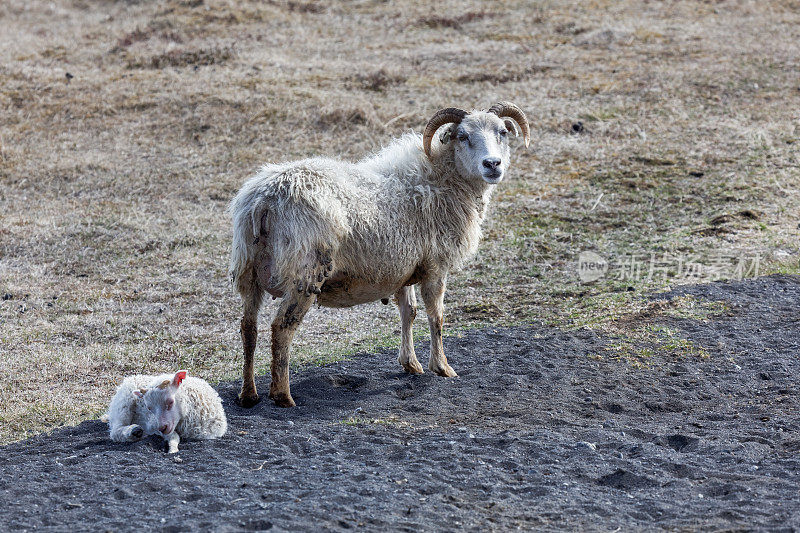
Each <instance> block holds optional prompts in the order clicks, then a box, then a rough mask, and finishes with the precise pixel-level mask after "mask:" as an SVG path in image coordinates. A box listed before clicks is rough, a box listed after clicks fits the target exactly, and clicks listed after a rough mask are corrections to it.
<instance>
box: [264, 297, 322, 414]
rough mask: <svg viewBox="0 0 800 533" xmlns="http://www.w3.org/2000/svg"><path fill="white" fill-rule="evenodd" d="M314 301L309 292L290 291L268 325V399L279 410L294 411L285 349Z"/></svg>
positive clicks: (287, 349)
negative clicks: (269, 379) (269, 326)
mask: <svg viewBox="0 0 800 533" xmlns="http://www.w3.org/2000/svg"><path fill="white" fill-rule="evenodd" d="M315 299H316V294H314V293H313V292H312V293H311V294H308V293H307V292H305V291H304V292H301V291H291V292H290V294H287V295H286V297H285V298H284V299H283V302H281V306H280V307H279V308H278V313H277V314H276V315H275V320H273V321H272V365H271V367H272V383H270V385H269V397H270V398H272V400H273V401H274V402H275V404H276V405H278V406H279V407H294V405H295V403H294V399H292V394H291V391H290V390H289V348H290V346H291V344H292V338H293V337H294V332H295V331H296V330H297V327H298V326H299V325H300V321H302V320H303V317H304V316H305V315H306V313H307V312H308V310H309V309H311V305H312V304H313V303H314V300H315Z"/></svg>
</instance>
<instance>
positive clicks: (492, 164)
mask: <svg viewBox="0 0 800 533" xmlns="http://www.w3.org/2000/svg"><path fill="white" fill-rule="evenodd" d="M483 166H485V167H486V168H488V169H490V170H494V169H495V168H497V167H498V166H500V158H499V157H487V158H486V159H484V160H483Z"/></svg>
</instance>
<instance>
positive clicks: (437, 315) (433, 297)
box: [420, 276, 458, 378]
mask: <svg viewBox="0 0 800 533" xmlns="http://www.w3.org/2000/svg"><path fill="white" fill-rule="evenodd" d="M446 283H447V278H446V276H441V277H431V278H428V279H426V280H424V281H423V282H422V283H421V285H420V292H421V293H422V300H423V301H424V302H425V312H426V313H427V314H428V324H429V325H430V328H431V359H430V361H429V362H428V368H430V369H431V371H433V372H435V373H437V374H439V375H440V376H443V377H446V378H454V377H456V376H457V375H458V374H456V372H455V370H453V369H452V368H451V367H450V365H449V364H447V357H445V355H444V346H443V344H442V323H443V322H444V290H445V285H446Z"/></svg>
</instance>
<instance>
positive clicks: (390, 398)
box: [0, 276, 800, 531]
mask: <svg viewBox="0 0 800 533" xmlns="http://www.w3.org/2000/svg"><path fill="white" fill-rule="evenodd" d="M686 294H691V295H694V296H696V297H698V298H703V299H708V300H712V301H716V300H725V301H727V302H728V309H729V310H728V311H727V312H725V313H724V314H723V315H722V316H719V317H714V318H711V319H709V320H692V319H676V318H661V319H658V320H660V323H663V324H666V325H669V326H670V327H672V328H677V329H678V330H679V331H680V332H681V335H683V336H684V337H686V338H688V339H689V340H691V341H693V342H694V343H696V344H697V345H699V346H702V347H704V348H705V349H706V350H707V351H708V353H709V354H710V357H707V358H703V357H682V358H672V359H670V358H659V357H658V354H656V357H654V360H655V361H656V362H654V363H653V364H652V365H650V366H649V367H646V368H636V367H634V366H632V365H629V364H626V363H625V362H624V361H612V360H608V358H604V359H602V360H596V359H595V358H593V357H592V355H593V354H597V353H603V350H604V347H606V346H607V345H608V344H609V343H610V342H612V339H610V338H608V337H604V336H603V335H600V334H598V333H596V332H593V331H590V330H582V331H577V332H562V331H558V330H556V329H548V328H544V327H542V328H511V329H490V330H481V331H474V332H471V333H468V334H465V335H463V336H462V337H450V338H447V339H446V340H445V348H446V350H447V353H448V356H449V359H450V361H451V364H452V365H453V367H454V368H455V369H456V370H457V371H458V372H459V374H460V377H459V378H456V379H449V380H445V379H441V378H438V377H435V376H433V375H431V374H430V373H427V374H425V375H422V376H407V375H404V374H402V373H401V372H399V371H398V369H399V366H398V365H397V363H396V361H395V353H394V351H384V352H381V353H377V354H364V355H362V356H359V357H357V358H355V359H353V360H351V361H346V362H342V363H337V364H333V365H329V366H326V367H317V368H308V369H304V370H302V371H299V372H296V373H295V374H294V376H293V380H292V381H293V383H292V385H293V389H292V392H293V394H294V397H295V400H296V401H297V404H298V406H297V408H295V409H288V410H287V409H279V408H276V407H274V406H273V405H272V404H270V403H267V402H262V403H261V404H259V405H258V406H256V407H255V408H253V409H251V410H244V409H242V408H239V407H237V406H236V405H235V404H234V401H233V400H234V398H235V394H236V392H237V389H238V383H226V384H221V385H220V387H219V390H220V393H221V395H222V397H223V401H224V403H225V408H226V410H227V413H228V416H229V423H230V428H229V433H228V435H226V436H225V437H224V438H222V439H220V440H218V441H206V442H203V441H194V442H192V441H189V442H183V443H181V451H180V453H179V454H177V456H169V455H166V454H165V453H164V448H163V441H160V440H158V439H156V438H152V439H151V440H145V441H143V442H140V443H135V444H115V443H112V442H110V441H109V440H108V437H107V430H106V426H105V424H102V423H100V422H98V421H88V422H84V423H82V424H80V425H78V426H77V427H70V428H63V429H58V430H55V431H53V432H51V433H49V434H43V435H40V436H37V437H35V438H32V439H29V440H26V441H22V442H18V443H15V444H11V445H9V446H6V447H4V448H0V529H2V530H28V529H50V530H58V531H67V530H69V531H76V530H87V529H91V530H97V529H108V530H112V531H119V530H129V529H139V528H147V529H154V530H162V531H184V530H214V531H240V530H250V531H257V530H315V531H319V530H344V529H349V528H354V527H361V528H363V529H366V530H400V531H442V530H462V529H466V530H481V531H483V530H497V531H505V530H508V529H514V528H521V529H529V528H532V527H535V528H537V529H550V530H558V529H575V528H580V529H588V530H608V531H614V530H616V529H617V528H622V529H623V530H629V529H691V530H713V529H726V530H727V529H738V528H747V529H750V528H754V529H769V530H777V529H781V528H785V529H787V530H796V529H798V528H800V503H798V496H797V495H798V489H800V459H798V451H800V433H798V429H799V428H798V426H799V425H800V415H798V400H797V394H796V390H797V385H796V376H797V375H798V373H799V372H798V371H799V370H800V368H798V367H800V361H798V354H800V279H798V278H795V277H785V276H771V277H767V278H760V279H755V280H747V281H742V282H730V283H723V282H719V283H712V284H708V285H701V286H691V287H683V288H680V289H678V290H675V291H674V292H672V293H669V294H666V295H659V296H658V298H672V297H675V296H680V295H686ZM426 349H427V345H426V344H424V343H422V344H421V345H420V346H418V353H420V354H424V353H426V352H425V350H426ZM109 379H110V378H109ZM259 387H260V389H261V390H267V387H268V383H267V382H266V381H265V380H264V379H262V380H261V382H260V383H259Z"/></svg>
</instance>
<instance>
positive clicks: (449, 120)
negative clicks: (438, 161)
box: [422, 107, 467, 159]
mask: <svg viewBox="0 0 800 533" xmlns="http://www.w3.org/2000/svg"><path fill="white" fill-rule="evenodd" d="M466 116H467V112H466V111H464V110H463V109H458V108H457V107H448V108H447V109H440V110H439V111H437V112H436V114H435V115H433V116H432V117H431V119H430V120H429V121H428V125H427V126H425V133H423V134H422V146H423V147H424V148H425V155H427V156H428V158H429V159H430V157H431V139H433V134H434V133H436V130H438V129H439V128H441V127H442V126H444V125H445V124H459V123H461V121H462V120H463V119H464V117H466Z"/></svg>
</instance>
